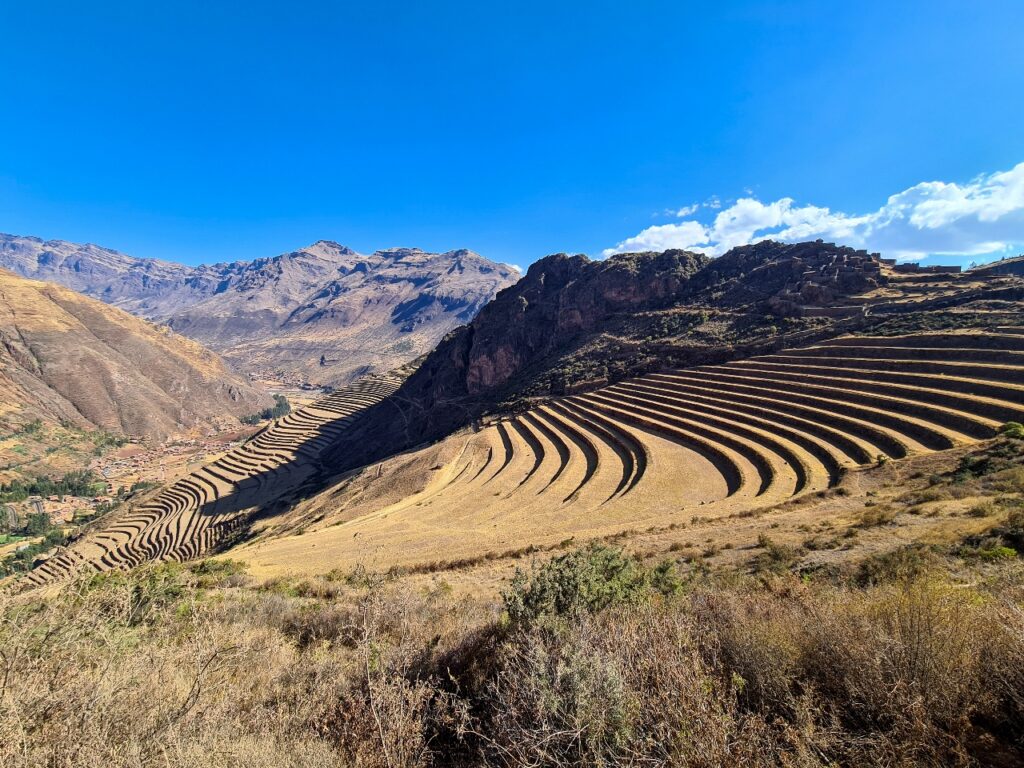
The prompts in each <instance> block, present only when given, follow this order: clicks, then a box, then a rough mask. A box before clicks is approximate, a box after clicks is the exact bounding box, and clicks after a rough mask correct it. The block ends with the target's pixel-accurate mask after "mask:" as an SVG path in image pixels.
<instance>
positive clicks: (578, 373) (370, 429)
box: [335, 241, 1024, 469]
mask: <svg viewBox="0 0 1024 768" xmlns="http://www.w3.org/2000/svg"><path fill="white" fill-rule="evenodd" d="M901 270H902V268H901ZM1022 286H1024V283H1022V281H1021V280H1020V279H1019V278H1017V277H1013V276H1000V275H991V274H987V273H986V274H972V273H963V274H950V273H930V272H923V273H921V274H915V273H910V272H904V271H900V270H897V269H896V268H895V265H894V264H892V263H886V262H883V261H882V259H881V258H880V257H879V256H878V255H877V254H867V253H865V252H863V251H855V250H853V249H851V248H845V247H842V246H836V245H834V244H831V243H823V242H821V241H816V242H808V243H797V244H792V245H789V244H782V243H775V242H771V241H765V242H762V243H758V244H756V245H751V246H743V247H740V248H735V249H733V250H732V251H729V252H728V253H726V254H725V255H723V256H721V257H719V258H717V259H714V260H711V261H709V260H708V259H706V258H705V257H703V256H700V255H698V254H692V253H686V252H682V251H667V252H664V253H636V254H621V255H618V256H613V257H611V258H609V259H607V260H603V261H591V260H590V259H588V258H587V257H586V256H566V255H565V254H558V255H554V256H548V257H547V258H544V259H541V260H540V261H538V262H536V263H534V264H533V265H532V266H531V267H530V270H529V271H528V272H527V274H526V275H525V276H524V278H523V279H522V280H521V281H520V282H519V283H517V284H516V285H515V286H513V287H511V288H509V289H506V290H505V291H502V292H501V293H500V294H499V295H498V296H497V297H496V298H495V300H494V301H492V302H491V303H490V304H488V305H487V306H486V307H485V308H484V309H483V310H482V311H481V312H480V313H479V315H477V317H476V318H475V319H474V320H473V322H472V323H470V324H469V325H468V326H465V327H463V328H460V329H458V330H456V331H454V332H453V333H452V334H450V335H449V336H448V337H446V338H445V339H444V340H443V341H442V342H441V343H440V344H439V345H438V346H437V348H436V349H435V350H434V351H433V352H432V353H431V354H430V355H429V356H428V357H427V358H426V359H425V360H424V361H423V363H422V364H421V365H420V366H419V368H418V370H417V371H416V372H415V373H414V374H413V375H412V376H410V377H409V379H408V380H407V381H406V382H405V383H404V384H403V385H402V388H401V390H400V391H399V392H398V394H397V395H396V406H395V407H396V408H398V409H400V410H401V411H402V412H403V417H402V418H394V417H393V416H394V415H393V413H383V412H382V414H381V419H380V422H379V423H375V422H373V420H372V419H371V421H370V422H368V426H367V429H366V434H365V435H358V436H354V443H353V444H347V443H346V444H342V445H340V446H339V447H338V448H337V450H336V451H335V458H336V460H337V465H336V466H337V467H338V468H339V469H344V468H351V467H353V466H357V465H358V464H359V463H363V462H364V461H368V460H376V459H378V458H381V457H384V456H387V455H389V453H390V452H393V451H394V449H395V447H396V446H404V447H408V446H413V445H417V444H419V443H422V442H424V441H430V440H436V439H438V438H439V437H441V436H443V435H446V434H448V433H450V432H451V431H452V430H454V429H458V428H460V427H463V426H465V425H467V424H469V423H471V421H472V420H473V419H476V418H479V417H480V416H482V415H484V414H486V413H501V412H503V411H508V410H517V409H520V410H521V409H523V408H526V407H529V405H530V404H531V402H533V401H534V400H537V399H543V398H545V397H550V396H552V395H565V394H571V393H573V392H582V391H586V390H590V389H594V388H596V387H599V386H603V385H607V384H610V383H614V382H617V381H621V380H623V379H625V378H628V377H630V376H636V375H639V374H643V373H647V372H653V371H660V370H666V369H670V368H679V367H684V366H693V365H700V364H708V363H724V362H728V361H729V360H733V359H736V358H741V357H745V356H749V355H754V354H764V353H770V352H774V351H777V350H780V349H783V348H785V347H790V346H801V345H806V344H809V343H812V342H814V341H817V340H820V339H827V338H830V337H834V336H837V335H839V334H841V333H844V332H869V331H870V330H871V329H874V328H880V329H882V330H883V332H885V333H893V332H894V331H902V332H908V331H914V330H929V329H939V328H957V327H972V326H973V325H977V324H990V323H995V324H1010V323H1016V320H1015V319H1014V317H1015V312H1014V308H1015V307H1019V303H1015V302H1019V301H1020V299H1021V298H1022V294H1021V291H1022ZM1003 297H1005V298H1003ZM1007 299H1008V301H1007ZM1000 302H1003V305H1005V306H1004V307H1003V309H1002V310H1001V311H996V309H997V308H998V305H999V303H1000ZM972 308H975V310H977V311H974V310H972ZM979 312H980V314H979ZM353 458H354V461H353Z"/></svg>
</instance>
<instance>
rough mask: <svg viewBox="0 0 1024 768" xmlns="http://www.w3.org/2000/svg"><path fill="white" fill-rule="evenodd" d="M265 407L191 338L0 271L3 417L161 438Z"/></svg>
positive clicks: (265, 398) (229, 421)
mask: <svg viewBox="0 0 1024 768" xmlns="http://www.w3.org/2000/svg"><path fill="white" fill-rule="evenodd" d="M269 403H270V397H269V395H267V394H266V393H265V392H262V391H259V390H257V389H256V388H254V387H253V386H252V385H251V384H250V383H249V382H247V381H246V380H245V379H243V378H242V377H240V376H238V375H237V374H235V373H233V372H232V371H230V370H229V369H228V368H227V367H226V366H225V365H224V363H223V361H222V360H221V359H220V358H219V357H217V356H216V355H215V354H213V353H212V352H210V351H209V350H207V349H205V348H203V347H202V346H201V345H200V344H198V343H196V342H195V341H192V340H190V339H186V338H184V337H183V336H180V335H178V334H176V333H172V332H170V331H168V330H167V329H166V328H161V327H159V326H156V325H153V324H151V323H148V322H146V321H144V320H140V319H139V318H137V317H134V316H132V315H129V314H128V313H127V312H124V311H122V310H120V309H117V308H116V307H111V306H108V305H106V304H104V303H102V302H100V301H96V300H95V299H90V298H88V297H86V296H83V295H81V294H79V293H75V292H74V291H72V290H70V289H68V288H64V287H62V286H59V285H54V284H51V283H44V282H40V281H37V280H27V279H25V278H22V277H17V276H15V275H13V274H11V273H10V272H6V271H4V270H0V413H4V414H6V413H10V414H11V415H12V417H14V416H16V417H17V418H18V419H19V420H21V421H30V420H32V419H35V418H41V419H45V420H47V421H52V422H68V423H70V424H73V425H75V426H78V427H82V428H87V429H88V428H93V429H94V428H101V429H105V430H107V431H110V432H119V433H124V434H129V435H135V436H141V437H153V438H165V437H167V436H168V435H172V434H175V433H178V432H181V431H184V430H185V429H188V428H193V427H197V428H204V429H205V428H212V427H214V426H232V425H233V426H237V425H238V421H237V418H236V417H238V416H244V415H247V414H249V413H252V412H254V411H258V410H259V409H260V408H263V407H265V406H267V405H269Z"/></svg>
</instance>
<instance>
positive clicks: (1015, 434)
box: [999, 421, 1024, 440]
mask: <svg viewBox="0 0 1024 768" xmlns="http://www.w3.org/2000/svg"><path fill="white" fill-rule="evenodd" d="M999 434H1000V435H1003V436H1004V437H1012V438H1013V439H1014V440H1024V424H1021V423H1020V422H1017V421H1008V422H1006V423H1005V424H1003V426H1001V427H1000V428H999Z"/></svg>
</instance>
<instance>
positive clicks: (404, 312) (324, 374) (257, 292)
mask: <svg viewBox="0 0 1024 768" xmlns="http://www.w3.org/2000/svg"><path fill="white" fill-rule="evenodd" d="M0 267H3V268H7V269H10V270H12V271H14V272H16V273H17V274H20V275H23V276H25V277H31V278H34V279H42V280H51V281H54V282H58V283H61V284H64V285H67V286H69V287H71V288H74V289H75V290H77V291H80V292H82V293H85V294H86V295H88V296H92V297H94V298H98V299H101V300H103V301H105V302H108V303H111V304H114V305H115V306H118V307H120V308H122V309H125V310H127V311H129V312H131V313H133V314H136V315H139V316H140V317H144V318H146V319H148V320H152V321H154V322H159V323H164V324H166V325H168V326H170V327H171V328H173V329H174V330H176V331H178V332H179V333H181V334H184V335H186V336H188V337H190V338H193V339H196V340H197V341H199V342H200V343H202V344H204V345H205V346H207V347H209V348H210V349H213V350H215V351H216V352H218V353H220V354H221V355H222V356H223V357H224V358H225V359H226V360H228V361H229V362H230V363H232V364H233V365H234V366H235V367H236V368H237V369H238V370H243V371H246V372H258V373H261V374H263V375H267V376H277V377H284V378H288V379H298V380H305V381H311V382H314V383H318V384H339V383H345V382H348V381H351V380H353V379H354V378H357V377H358V376H360V375H362V374H364V373H367V372H373V371H387V370H390V369H392V368H395V367H397V366H399V365H402V364H404V363H406V362H408V361H409V360H412V359H414V358H416V357H418V356H420V355H423V354H425V353H426V352H428V351H430V350H431V349H432V348H433V347H434V345H435V344H436V343H437V342H438V341H439V340H440V339H441V338H442V337H443V336H444V334H445V333H447V332H448V331H450V330H451V329H452V328H454V327H456V326H458V325H461V324H464V323H466V322H468V321H469V320H470V319H472V318H473V316H474V315H475V314H476V313H477V311H478V310H479V309H480V307H482V306H483V305H484V304H486V303H487V302H488V301H489V300H490V299H491V298H492V297H493V296H494V294H495V293H496V292H497V291H498V290H500V289H501V288H503V287H505V286H507V285H509V284H511V283H513V282H514V281H515V280H516V279H518V274H517V273H516V272H515V271H514V270H512V269H511V268H509V267H506V266H504V265H500V264H495V263H493V262H490V261H488V260H487V259H485V258H483V257H482V256H479V255H478V254H475V253H473V252H471V251H466V250H458V251H450V252H447V253H426V252H424V251H420V250H418V249H408V248H396V249H391V250H384V251H377V252H376V253H373V254H370V255H363V254H359V253H356V252H355V251H353V250H351V249H350V248H346V247H344V246H341V245H338V244H337V243H333V242H329V241H324V240H321V241H319V242H317V243H314V244H313V245H311V246H309V247H307V248H302V249H299V250H297V251H294V252H291V253H286V254H282V255H280V256H275V257H273V258H265V259H256V260H254V261H247V262H232V263H223V264H213V265H200V266H197V267H190V266H185V265H182V264H174V263H170V262H163V261H156V260H153V259H139V258H135V257H132V256H128V255H126V254H123V253H119V252H117V251H111V250H108V249H105V248H100V247H98V246H94V245H84V246H82V245H77V244H74V243H68V242H65V241H59V240H58V241H45V242H44V241H42V240H39V239H38V238H31V237H16V236H13V235H0Z"/></svg>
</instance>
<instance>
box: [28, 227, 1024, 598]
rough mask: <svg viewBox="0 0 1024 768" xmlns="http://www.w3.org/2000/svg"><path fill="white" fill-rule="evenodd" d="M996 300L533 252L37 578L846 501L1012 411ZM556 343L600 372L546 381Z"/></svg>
mask: <svg viewBox="0 0 1024 768" xmlns="http://www.w3.org/2000/svg"><path fill="white" fill-rule="evenodd" d="M1022 301H1024V284H1022V282H1021V281H1020V280H1019V278H1015V277H1001V276H984V275H982V276H979V275H975V274H965V275H960V274H954V273H946V272H927V271H926V272H914V271H911V270H908V269H905V268H902V267H899V268H897V267H896V265H893V264H890V263H887V262H883V261H882V260H880V259H879V258H878V257H877V256H872V255H869V254H865V253H863V252H856V251H852V250H850V249H845V248H838V247H836V246H833V245H830V244H825V243H808V244H801V245H797V246H782V245H779V244H773V243H768V244H762V245H759V246H752V247H749V248H742V249H736V251H734V252H730V253H729V254H727V255H726V256H723V257H722V258H721V259H718V260H716V261H711V262H709V261H707V260H706V259H704V258H703V257H698V256H695V255H693V254H687V253H683V252H668V253H664V254H630V255H626V256H623V257H618V258H615V259H610V260H608V261H606V262H596V263H595V262H589V261H588V260H586V259H585V258H583V257H565V256H556V257H550V258H549V259H545V260H543V261H542V262H539V263H538V265H535V268H534V269H531V271H530V273H529V274H528V275H527V276H526V277H525V278H524V280H522V281H521V282H520V283H519V284H517V285H516V286H515V287H513V288H510V289H507V290H505V291H503V292H501V293H500V294H499V295H498V296H497V297H496V298H495V300H494V301H493V302H491V304H489V305H488V306H487V307H486V308H485V309H484V310H483V311H482V312H480V314H479V315H478V316H477V318H476V319H475V320H474V321H473V322H472V323H471V324H470V325H469V326H466V327H463V328H460V329H459V330H457V331H455V332H454V333H452V334H450V335H449V336H448V337H447V338H446V339H445V340H444V341H443V342H442V343H441V344H440V345H439V346H438V348H437V349H436V350H435V352H433V353H432V354H431V355H430V356H428V358H427V359H426V361H425V362H424V363H423V364H421V365H420V366H419V367H418V368H417V369H416V370H415V371H414V372H412V373H411V375H409V376H408V378H405V379H404V381H402V377H401V376H396V377H393V378H391V379H390V380H388V381H387V382H386V386H377V385H374V386H375V387H376V389H375V390H374V392H373V393H372V396H369V395H368V394H367V393H366V392H363V391H362V390H361V389H359V388H355V389H353V388H347V389H344V390H340V391H338V392H336V393H335V394H334V395H332V396H331V397H330V398H328V399H326V400H324V401H321V402H320V403H314V404H313V405H312V406H310V407H308V408H307V409H304V410H303V411H300V412H299V413H298V414H295V415H293V416H291V417H287V418H285V419H283V420H281V421H280V422H279V423H278V424H276V425H275V426H273V427H271V428H269V429H268V430H266V431H265V432H264V433H263V434H262V435H260V436H259V437H258V438H257V439H256V440H254V441H253V442H252V443H251V444H250V445H249V446H246V447H245V450H244V451H243V452H242V453H243V454H245V455H244V456H243V455H241V454H240V455H239V456H238V457H232V456H228V457H227V464H225V465H224V466H212V467H210V468H209V476H207V474H204V473H205V472H206V470H204V471H202V472H197V473H193V475H192V476H190V477H189V478H186V479H185V480H183V481H181V487H180V488H179V487H177V486H172V487H171V488H169V489H168V490H167V491H166V492H165V493H164V494H161V495H160V496H159V497H158V498H157V499H156V500H155V501H154V502H153V504H154V505H153V506H147V507H140V508H139V510H138V520H137V521H136V522H133V523H132V524H131V525H128V526H126V525H124V524H122V523H121V522H117V523H115V522H114V521H111V522H110V523H109V525H111V526H113V527H111V528H109V529H104V528H102V526H101V527H100V528H99V529H98V530H97V531H96V532H95V533H94V534H93V535H90V536H88V537H86V538H84V539H82V540H81V541H79V542H76V543H75V544H74V545H73V547H72V550H71V551H70V553H69V554H68V555H62V556H61V558H60V559H59V560H56V561H54V563H53V564H52V565H48V566H47V571H48V575H46V578H55V577H57V576H61V575H66V574H67V573H68V572H70V571H71V570H73V568H75V567H76V563H77V564H82V563H87V564H89V566H90V567H95V568H100V569H103V568H107V567H112V566H114V565H116V564H123V563H137V562H140V561H141V560H142V559H147V558H156V559H165V558H169V559H181V558H188V557H194V556H195V555H196V554H198V553H202V552H208V551H211V550H216V548H217V547H218V546H223V545H225V544H227V543H228V542H229V541H235V542H238V543H240V544H241V546H240V547H237V548H235V549H233V550H232V552H233V555H234V556H238V557H243V558H244V559H246V560H247V561H248V562H250V563H251V564H253V566H254V567H255V568H258V569H260V570H262V571H266V572H268V573H282V572H287V571H288V570H289V569H292V568H298V569H301V570H304V571H313V572H318V571H323V570H330V569H332V568H335V567H338V565H339V564H348V565H355V564H357V563H366V564H372V565H373V566H374V567H390V566H396V565H401V566H403V567H411V568H420V567H425V565H426V564H428V563H430V562H436V561H438V560H442V561H443V560H450V559H452V558H455V559H461V560H464V561H471V560H472V559H473V558H475V557H480V556H483V555H484V554H486V555H487V556H489V557H491V556H498V555H500V553H501V552H513V551H516V550H517V549H519V548H520V545H521V544H522V543H523V542H524V541H526V542H528V543H529V545H530V546H538V547H550V546H553V545H554V544H556V543H557V542H559V541H562V540H564V539H565V538H566V537H567V536H569V537H573V536H583V537H587V538H592V537H604V536H615V535H618V534H619V533H621V532H623V531H625V530H632V529H633V527H634V526H644V527H645V528H649V529H652V530H653V529H658V528H659V527H664V526H670V525H676V524H678V523H680V522H683V523H686V522H687V521H690V522H692V521H693V520H695V519H697V518H700V519H703V520H717V521H725V520H728V519H732V518H734V517H736V516H746V515H750V514H754V513H755V512H758V511H759V510H765V509H769V508H772V507H777V506H779V505H785V504H787V503H789V502H790V501H791V500H800V499H807V498H811V497H817V496H820V495H821V494H831V493H834V492H837V489H842V490H844V492H850V488H851V487H852V488H858V487H860V486H861V484H862V482H865V481H862V478H864V477H869V476H870V475H871V473H872V472H874V471H875V470H877V469H878V468H879V467H881V466H884V465H885V464H886V463H888V462H889V461H910V460H917V459H921V458H922V457H926V456H928V455H930V454H933V453H940V454H941V453H944V452H951V451H960V450H963V449H965V448H969V447H970V446H973V445H975V444H977V443H978V442H979V441H985V440H989V439H992V438H994V437H995V436H996V435H997V432H998V430H999V429H1000V428H1001V427H1002V426H1003V425H1004V424H1005V423H1008V422H1014V421H1021V420H1024V384H1022V383H1021V382H1024V358H1022V355H1024V336H1022V335H1021V328H1022V326H1021V317H1022V314H1021V311H1020V310H1021V302H1022ZM678 317H683V318H686V322H681V323H679V324H677V325H671V323H672V322H674V318H678ZM666 323H668V324H670V325H669V327H670V328H671V329H673V331H674V333H664V332H663V333H661V334H660V335H659V334H655V335H653V336H651V337H649V334H650V331H651V329H652V328H655V327H658V326H660V325H663V324H666ZM630 324H632V326H631V325H630ZM780 327H782V328H785V329H787V331H786V332H785V333H781V332H780V331H779V328H780ZM612 329H615V331H616V334H615V335H613V334H612V332H611V331H612ZM638 329H639V330H638ZM626 341H629V342H631V343H630V344H629V345H627V344H625V342H626ZM573 355H575V356H576V358H575V359H576V360H578V361H580V362H581V365H598V364H601V365H605V366H606V369H605V371H606V375H605V378H604V379H603V380H601V379H597V378H595V377H593V376H588V377H586V378H582V379H581V380H580V381H579V382H575V383H574V386H573V387H571V388H570V391H569V392H564V391H563V392H562V393H559V394H553V393H551V391H550V385H551V382H552V381H553V380H554V379H553V378H552V377H551V373H552V371H558V372H559V373H560V375H564V361H565V360H566V359H567V357H568V356H573ZM652 357H653V358H654V359H651V358H652ZM609 364H617V365H620V366H621V367H620V368H619V369H618V372H617V373H616V375H614V376H608V375H607V372H608V369H607V366H609ZM402 375H403V376H404V372H403V374H402ZM545 377H546V378H545ZM523 382H525V384H524V383H523ZM369 384H370V382H369V381H368V383H367V385H369ZM545 387H548V389H547V393H546V394H544V395H541V394H537V393H538V392H543V391H545V389H544V388H545ZM509 398H512V404H511V405H503V402H502V400H503V399H505V401H506V402H507V401H508V399H509ZM339 408H340V409H341V411H340V412H341V413H343V414H344V415H345V420H344V422H342V423H339V424H337V425H331V424H333V421H332V420H333V418H334V417H332V416H331V415H330V414H332V413H338V412H339V410H338V409H339ZM353 414H358V418H352V419H349V418H348V416H350V415H353ZM325 420H326V421H325ZM431 443H432V444H431ZM250 452H251V453H252V455H251V456H250V455H249V453H250ZM253 494H255V495H253ZM225 510H226V512H225ZM698 511H699V514H698ZM131 514H134V513H131ZM131 514H130V515H129V519H131V520H135V518H134V517H131ZM223 514H226V515H227V516H226V517H222V515H223ZM217 526H221V527H222V530H220V531H218V530H217ZM200 531H208V532H204V533H202V535H200V533H199V532H200ZM228 534H230V535H228ZM39 578H43V575H40V577H39Z"/></svg>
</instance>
